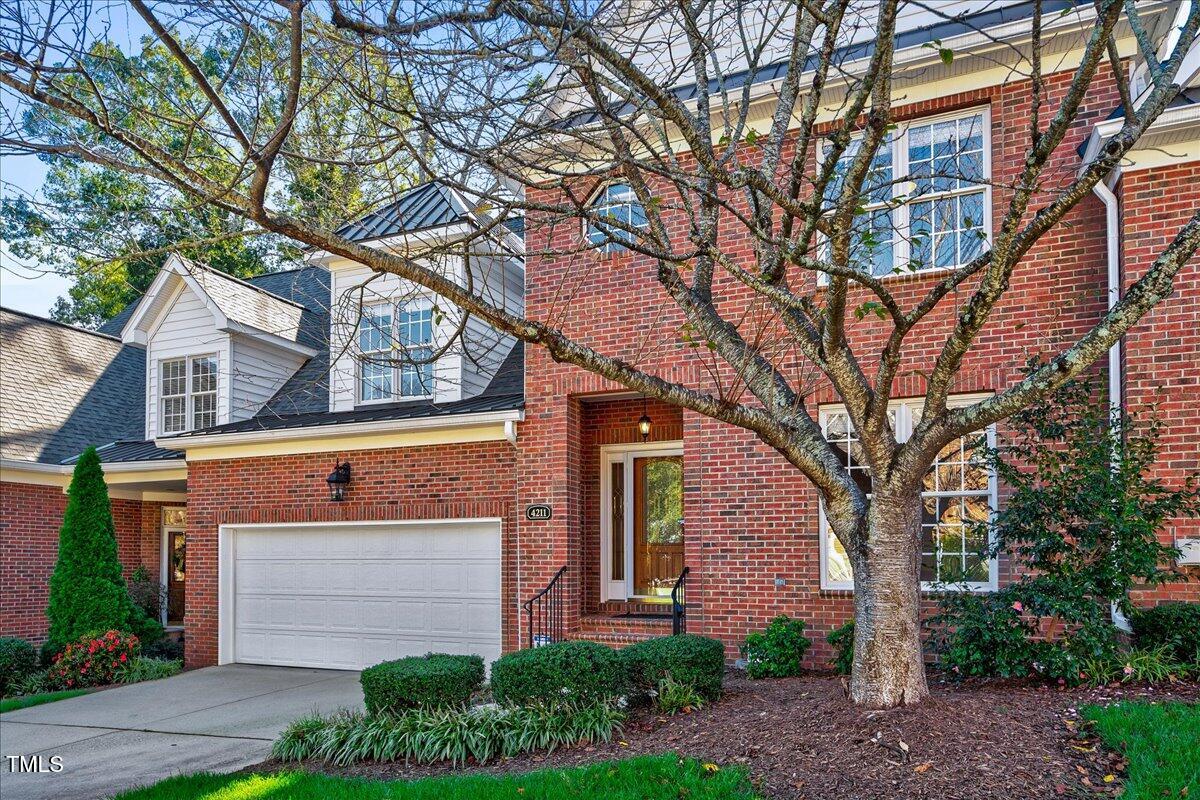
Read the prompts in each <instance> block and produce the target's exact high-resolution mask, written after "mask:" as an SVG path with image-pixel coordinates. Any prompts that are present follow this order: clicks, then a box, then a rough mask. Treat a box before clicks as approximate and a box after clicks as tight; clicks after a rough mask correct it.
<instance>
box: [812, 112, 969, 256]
mask: <svg viewBox="0 0 1200 800" xmlns="http://www.w3.org/2000/svg"><path fill="white" fill-rule="evenodd" d="M989 138H990V137H989V119H988V112H987V110H986V109H984V110H974V111H969V112H965V113H957V114H955V115H952V116H946V117H938V118H935V119H931V120H918V121H915V122H911V123H909V124H907V125H906V126H903V127H901V128H900V129H898V130H896V131H895V132H893V133H892V134H890V135H889V136H888V137H887V138H886V139H885V140H884V141H883V143H882V144H880V146H879V150H878V151H877V152H876V154H875V157H874V158H873V159H872V163H871V170H870V172H869V173H868V175H867V179H866V182H865V183H864V187H863V188H864V191H863V194H864V197H862V198H861V199H860V208H859V214H858V216H857V217H856V220H855V231H854V236H853V237H852V240H851V251H850V256H851V262H852V263H853V264H854V265H855V266H857V267H858V268H859V269H861V270H863V271H865V272H869V273H870V274H872V275H877V276H882V275H891V274H893V273H895V274H905V273H911V272H920V271H923V270H929V269H953V268H956V267H960V266H963V265H964V264H967V263H969V262H970V261H971V260H972V259H973V258H975V257H976V256H978V255H979V254H980V253H981V252H982V251H983V246H984V242H985V241H986V240H987V239H988V237H989V236H990V235H991V190H990V188H989V185H988V181H989V180H990V171H991V159H990V156H989V152H990V141H989ZM861 141H862V139H861V138H859V139H855V140H853V141H852V142H851V143H850V145H849V146H848V147H847V148H846V151H845V152H844V153H843V154H842V156H841V157H840V158H839V159H838V162H837V165H836V166H835V171H834V176H833V179H832V180H831V181H830V182H829V185H828V186H826V190H825V202H826V204H827V205H829V204H831V203H833V202H834V201H835V200H836V199H837V197H838V196H839V194H840V193H841V189H842V180H843V176H844V174H845V172H846V170H847V169H848V168H849V166H850V162H851V161H852V160H853V159H854V157H855V156H856V155H857V154H858V150H859V147H860V146H861V145H860V143H861ZM828 152H829V148H828V147H826V148H824V149H823V150H822V153H823V154H828Z"/></svg>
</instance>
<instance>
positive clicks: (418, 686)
mask: <svg viewBox="0 0 1200 800" xmlns="http://www.w3.org/2000/svg"><path fill="white" fill-rule="evenodd" d="M359 682H360V683H361V684H362V690H363V700H364V702H365V703H366V706H367V711H369V712H371V713H372V714H374V713H376V712H379V711H400V710H403V709H406V708H445V707H448V706H464V705H466V704H467V701H469V700H470V699H471V695H472V694H474V693H475V691H476V690H477V689H478V688H479V687H480V686H481V685H482V684H483V659H482V658H480V657H479V656H453V655H447V654H445V653H429V654H428V655H424V656H409V657H408V658H401V659H399V660H397V661H384V662H383V663H382V664H376V665H375V666H373V667H368V668H367V669H364V670H363V671H362V675H361V676H360V677H359Z"/></svg>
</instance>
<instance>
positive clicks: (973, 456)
mask: <svg viewBox="0 0 1200 800" xmlns="http://www.w3.org/2000/svg"><path fill="white" fill-rule="evenodd" d="M967 402H971V398H961V397H960V398H953V399H952V402H951V405H961V404H964V403H967ZM888 418H889V420H890V421H891V424H892V430H894V431H895V433H896V438H897V440H898V441H901V442H903V441H905V440H907V439H908V437H909V436H910V435H911V434H912V431H913V429H914V428H915V427H916V425H917V424H918V423H919V422H920V419H921V401H920V400H900V401H896V402H894V403H892V404H891V407H890V408H889V409H888ZM821 430H822V431H823V432H824V433H825V438H826V440H827V441H829V442H830V443H832V444H833V445H834V446H835V447H836V448H837V449H838V451H839V452H840V453H841V455H842V457H843V458H844V459H845V464H846V467H847V469H848V470H849V471H850V475H851V477H853V479H854V481H855V483H857V484H858V485H859V487H860V488H861V489H863V491H865V492H866V493H867V495H868V497H869V496H870V494H871V475H870V469H869V468H868V467H867V466H866V458H865V457H864V456H863V452H862V444H861V443H860V442H859V439H858V434H857V433H856V432H855V430H854V424H853V423H852V422H851V421H850V417H849V415H847V414H846V411H845V409H844V408H843V407H841V406H824V407H822V408H821ZM994 437H995V433H994V428H991V427H989V428H988V429H987V430H986V431H983V432H979V433H974V434H970V435H968V436H963V437H961V438H959V439H956V440H955V441H953V442H951V443H950V444H948V445H947V446H946V447H945V448H943V449H942V452H940V453H938V455H937V458H936V459H935V460H934V463H933V466H931V467H930V468H929V472H928V473H926V475H925V485H924V490H923V491H922V492H921V498H922V502H923V505H924V508H923V510H922V513H921V582H922V585H923V586H924V587H925V588H927V589H932V588H938V587H940V586H943V585H946V584H950V585H953V586H957V587H964V588H968V589H974V590H981V589H993V588H995V586H996V578H997V566H996V562H995V560H994V559H990V558H989V557H988V555H989V553H988V551H989V545H990V541H989V535H988V534H987V532H986V531H987V528H986V525H987V523H988V522H989V520H990V519H991V514H992V511H993V510H994V509H995V508H996V479H995V475H994V473H993V471H992V470H991V468H990V467H988V465H987V462H986V460H985V459H984V451H985V448H986V447H987V446H988V445H989V444H990V443H991V442H993V440H994ZM820 532H821V588H823V589H852V588H854V575H853V572H852V571H851V569H850V560H849V558H848V557H847V556H846V551H845V549H844V548H843V547H842V543H841V542H839V541H838V540H837V537H836V536H834V535H833V531H832V530H830V528H829V525H828V523H827V522H826V520H825V508H824V505H823V504H822V506H821V520H820Z"/></svg>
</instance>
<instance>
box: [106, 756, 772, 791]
mask: <svg viewBox="0 0 1200 800" xmlns="http://www.w3.org/2000/svg"><path fill="white" fill-rule="evenodd" d="M597 797H602V798H605V800H678V798H681V797H686V798H688V800H755V794H754V791H753V789H752V788H751V786H750V781H749V777H748V775H747V773H746V770H745V769H744V768H742V767H718V766H717V765H715V764H704V763H701V762H699V761H695V760H693V759H684V758H680V757H679V756H676V755H672V754H667V755H660V756H643V757H640V758H631V759H628V760H624V761H611V762H603V763H599V764H591V765H589V766H586V767H576V768H573V769H562V770H539V771H537V772H530V773H527V774H524V775H503V776H491V775H452V776H446V777H439V778H425V779H422V780H417V781H369V780H362V779H355V778H335V777H331V776H328V775H321V774H319V773H309V772H276V773H266V774H264V773H255V774H250V775H245V774H234V775H214V774H212V773H204V772H202V773H198V774H196V775H184V776H179V777H175V778H168V779H166V780H164V781H161V782H160V783H157V784H155V785H153V786H150V787H147V788H144V789H135V790H133V791H130V792H125V793H123V794H120V795H117V797H116V800H201V798H205V799H206V800H215V798H261V799H262V800H267V799H268V798H270V799H272V800H275V799H278V800H282V799H283V798H287V800H499V799H500V798H504V799H505V800H509V799H510V798H521V799H522V800H591V798H597Z"/></svg>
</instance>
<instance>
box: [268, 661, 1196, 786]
mask: <svg viewBox="0 0 1200 800" xmlns="http://www.w3.org/2000/svg"><path fill="white" fill-rule="evenodd" d="M1120 699H1138V700H1167V699H1182V700H1189V701H1197V700H1200V685H1197V684H1194V683H1186V684H1173V685H1169V686H1167V687H1161V686H1160V687H1146V686H1111V687H1104V688H1101V689H1062V688H1056V687H1050V686H1045V685H1036V684H1027V683H987V684H980V685H962V686H952V685H938V684H936V683H935V684H934V686H933V697H932V698H931V699H930V700H929V701H928V702H926V703H923V704H921V705H919V706H917V707H916V708H901V709H895V710H891V711H874V712H872V711H864V710H860V709H858V708H855V707H854V706H853V705H851V704H850V702H849V701H848V700H847V699H846V697H845V690H844V688H843V683H842V680H841V679H840V678H837V677H830V676H816V675H814V676H805V677H801V678H789V679H782V680H766V681H750V680H748V679H746V678H745V677H743V676H742V674H741V673H730V675H729V676H728V677H727V679H726V693H725V696H724V697H723V698H722V699H721V701H720V702H718V703H716V704H713V705H712V706H709V707H707V708H704V709H702V710H700V711H697V712H694V713H691V714H681V715H678V716H675V717H661V716H656V715H651V714H649V713H641V714H635V715H633V716H632V717H631V718H630V720H629V721H628V722H627V723H626V726H625V732H624V734H623V735H622V737H621V739H620V741H614V742H612V743H610V744H606V745H594V746H583V747H575V748H568V749H563V750H559V751H557V752H555V753H551V754H548V755H546V754H542V755H526V756H519V757H516V758H512V759H506V760H503V761H499V762H495V763H491V764H487V765H485V766H483V767H479V766H469V767H466V768H457V769H455V768H452V767H451V766H450V765H448V764H435V765H426V766H417V765H409V766H406V765H404V764H403V763H388V764H380V763H364V764H358V765H355V766H353V767H349V768H345V769H336V768H331V767H329V766H326V765H322V764H309V765H308V767H309V768H310V769H314V770H320V771H322V772H326V773H330V774H340V775H353V776H359V777H369V778H380V779H395V778H414V777H422V776H428V775H440V774H446V773H450V772H454V773H456V774H462V773H464V772H490V773H511V772H524V771H529V770H532V769H540V768H545V767H565V766H573V765H577V764H585V763H589V762H593V761H602V760H608V759H613V758H624V757H628V756H631V755H636V754H644V753H661V752H667V751H674V752H678V753H680V754H683V755H687V756H691V757H694V758H698V759H702V760H704V761H712V762H715V763H717V764H722V765H724V764H741V765H744V766H746V767H747V768H748V769H749V770H750V774H751V778H752V780H753V781H754V783H755V785H756V787H757V788H758V789H759V791H760V792H761V793H762V794H763V795H764V796H765V797H771V798H806V799H807V800H860V799H861V800H875V799H876V798H930V800H933V799H934V798H936V800H968V799H969V800H984V798H997V800H999V799H1000V798H1003V800H1014V799H1016V798H1055V797H1068V798H1072V797H1098V796H1099V797H1105V796H1114V795H1116V794H1117V793H1118V792H1119V789H1120V785H1121V780H1120V777H1121V772H1122V769H1123V767H1124V763H1123V761H1122V759H1121V758H1120V756H1118V755H1117V754H1115V753H1111V752H1108V751H1106V750H1105V749H1104V748H1103V747H1102V746H1100V745H1099V744H1098V742H1097V740H1096V739H1095V737H1092V736H1089V735H1088V731H1087V730H1086V728H1087V726H1086V725H1084V724H1081V721H1080V718H1079V716H1078V713H1077V709H1078V708H1079V707H1080V706H1082V705H1087V704H1090V703H1106V702H1112V701H1114V700H1120ZM280 766H281V765H280V764H278V763H274V764H273V763H270V762H268V763H267V764H263V765H261V766H260V767H258V769H268V768H275V769H278V768H279V767H280ZM1106 777H1107V778H1108V780H1107V781H1106V780H1105V778H1106Z"/></svg>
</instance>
